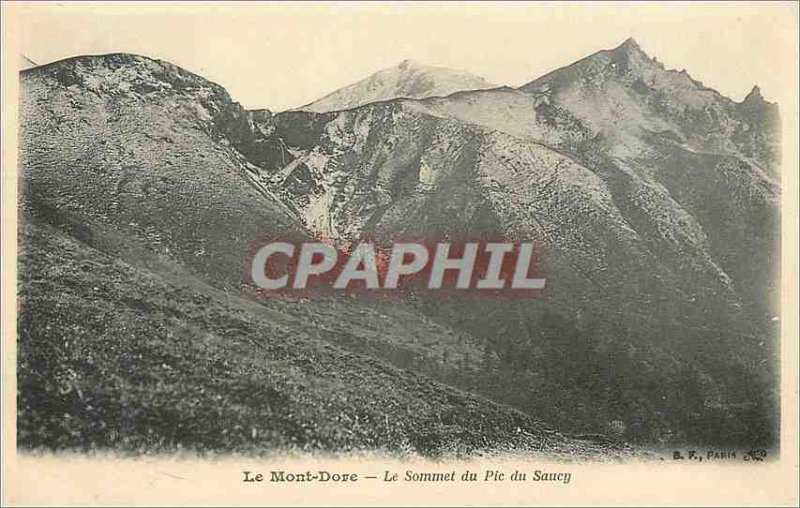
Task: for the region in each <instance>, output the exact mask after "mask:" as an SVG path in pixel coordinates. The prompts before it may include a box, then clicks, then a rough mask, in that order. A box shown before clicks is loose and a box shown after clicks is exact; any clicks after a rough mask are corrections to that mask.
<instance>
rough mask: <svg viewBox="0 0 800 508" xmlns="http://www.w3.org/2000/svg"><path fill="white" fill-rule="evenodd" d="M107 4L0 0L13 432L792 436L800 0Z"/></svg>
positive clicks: (474, 454) (243, 449) (234, 453)
mask: <svg viewBox="0 0 800 508" xmlns="http://www.w3.org/2000/svg"><path fill="white" fill-rule="evenodd" d="M12 3H13V2H12ZM112 4H114V3H113V2H111V3H93V2H87V3H79V2H74V3H69V2H67V3H61V2H59V3H41V4H27V3H16V5H14V6H12V7H14V8H15V9H14V10H15V17H14V19H15V20H16V21H15V25H14V32H15V34H14V36H15V44H14V46H13V52H12V49H11V48H9V47H8V46H7V47H5V48H4V51H3V58H4V60H10V61H12V63H13V66H14V67H15V70H14V71H13V74H14V75H13V76H11V77H9V76H7V75H6V76H4V85H5V84H6V83H8V82H9V81H11V80H13V81H14V85H13V86H14V89H15V90H16V92H17V94H16V96H15V98H14V102H13V104H11V105H10V106H8V108H13V109H15V110H16V111H15V112H14V114H15V115H16V122H17V129H16V132H10V133H9V132H5V133H4V150H3V151H4V152H6V154H5V156H6V159H4V161H7V160H11V161H12V164H13V161H16V171H15V172H14V173H9V171H10V169H9V168H8V167H6V165H5V162H4V168H3V185H4V187H7V186H12V187H13V186H15V187H16V189H15V196H16V199H15V201H14V203H13V204H9V203H7V202H6V201H7V199H6V198H7V196H8V195H10V194H6V192H5V191H4V195H3V204H4V214H3V223H4V224H3V227H4V235H5V231H6V229H5V228H7V227H12V226H13V227H14V231H15V233H14V237H12V238H10V239H9V238H8V237H7V236H4V256H3V257H4V258H6V257H7V256H6V250H5V249H6V248H7V245H6V242H7V241H9V242H13V243H15V245H16V248H15V251H12V252H16V254H15V255H14V254H13V253H12V255H11V258H10V259H4V273H3V276H4V281H3V284H4V291H10V293H6V292H4V300H5V299H6V298H5V295H6V294H10V295H11V297H12V298H14V300H13V302H9V303H10V304H12V305H13V306H14V307H13V309H14V310H13V311H12V312H14V313H15V314H14V315H13V320H14V322H13V323H8V322H4V323H3V325H4V332H3V333H4V339H3V340H4V358H5V359H6V363H5V364H4V365H5V366H6V367H7V366H9V362H10V364H11V368H13V369H14V372H12V373H10V374H9V372H8V369H6V371H5V372H4V375H3V376H4V377H3V379H4V381H3V383H4V386H5V385H6V380H7V379H8V378H9V377H10V378H13V382H14V387H15V388H14V391H13V392H12V396H13V397H15V400H13V401H6V402H8V403H9V404H10V405H11V409H10V410H11V411H12V412H13V414H14V416H13V417H12V418H11V420H12V423H13V424H14V427H13V431H11V432H12V434H11V439H12V440H15V447H14V448H15V452H16V454H18V455H19V456H20V457H32V458H33V457H39V456H46V457H60V456H69V457H83V459H84V460H88V461H91V460H92V457H100V456H103V457H119V458H121V459H126V460H127V459H130V460H133V461H137V460H138V461H141V460H146V459H147V458H148V457H153V458H157V457H183V458H188V459H191V460H199V461H204V460H205V461H208V460H215V459H218V458H224V457H241V458H242V459H241V460H242V464H243V466H242V468H240V469H242V471H243V472H242V474H243V477H242V478H240V477H235V478H233V479H232V480H231V484H233V485H238V484H239V483H241V482H245V483H246V482H248V481H254V482H255V481H259V482H260V481H262V480H260V479H259V480H255V475H256V472H257V470H246V469H247V468H245V467H244V464H250V463H252V462H248V461H258V460H266V461H269V460H270V457H276V456H292V457H304V458H311V459H313V458H314V457H328V458H330V457H336V458H339V459H343V458H347V457H359V456H362V455H365V456H370V457H385V458H387V460H393V461H400V462H402V461H405V460H423V461H433V462H431V463H437V464H444V463H450V462H449V461H478V462H477V463H485V464H489V463H491V461H492V460H494V459H498V460H499V459H503V460H542V461H548V463H551V464H561V465H562V466H563V467H562V468H561V469H558V468H551V469H548V470H546V471H545V470H543V469H541V470H540V469H536V471H535V472H534V471H533V469H531V470H530V471H529V472H528V474H527V477H525V476H523V477H522V479H523V480H526V481H525V482H523V483H526V484H531V485H535V483H533V482H541V483H561V484H569V483H572V484H573V485H564V488H572V489H580V488H586V487H585V486H584V487H581V484H580V480H581V478H580V474H578V473H568V472H567V473H563V472H561V471H569V467H570V466H569V465H570V464H589V465H591V467H595V468H603V467H614V465H621V466H624V465H630V464H645V465H647V467H650V468H652V469H653V470H654V471H655V470H656V469H657V468H659V467H666V466H664V465H665V464H669V465H670V467H672V466H674V465H675V464H677V463H684V464H689V465H690V466H689V467H693V466H691V464H696V466H697V467H699V468H702V467H709V468H712V467H715V466H719V465H723V464H724V465H726V466H730V467H732V466H733V465H736V467H745V466H747V467H752V468H757V467H770V466H769V464H773V465H774V466H775V467H777V464H778V462H780V461H781V460H784V459H787V458H788V459H792V457H794V456H796V454H797V450H796V448H795V447H796V440H797V428H796V427H795V428H793V429H791V428H789V429H787V428H786V424H787V423H786V422H787V421H788V422H790V424H792V422H795V423H796V406H789V407H787V406H786V405H785V403H782V400H785V398H786V397H790V398H794V399H796V396H797V392H796V386H797V385H796V378H797V372H796V370H793V371H787V370H785V369H784V368H782V366H783V365H784V363H783V362H785V361H786V358H785V357H784V355H785V354H786V353H787V352H789V353H791V354H793V355H795V356H796V351H797V350H796V341H797V330H796V328H794V329H789V330H787V329H786V327H787V326H791V327H796V313H797V309H796V302H792V301H789V303H788V304H787V303H786V300H785V298H786V295H787V294H788V293H786V290H785V291H784V292H782V287H784V288H785V287H786V286H782V274H783V276H784V277H786V276H787V274H790V273H791V274H793V276H796V265H797V258H796V257H795V258H792V259H786V258H784V257H783V252H785V251H782V247H781V246H782V240H783V241H784V242H786V241H787V240H790V241H792V242H793V243H794V244H796V243H797V239H796V222H797V215H796V213H797V212H796V204H793V205H792V206H793V208H792V212H791V214H793V215H790V216H789V217H790V218H791V217H793V219H792V223H791V227H792V228H794V229H793V230H791V231H789V232H788V233H787V229H785V228H786V226H785V224H784V228H782V220H784V222H785V221H786V219H787V216H786V213H787V211H786V209H785V205H784V204H783V203H785V202H786V199H791V200H792V201H793V203H794V201H795V199H796V195H795V194H796V191H797V187H796V183H795V182H796V178H797V167H796V165H794V164H795V163H796V158H795V159H791V160H787V159H786V155H785V154H786V153H787V152H790V153H794V152H795V151H796V149H797V139H796V138H789V139H788V140H787V137H786V136H787V134H794V136H796V134H797V131H796V122H797V110H796V109H795V108H796V103H783V102H781V98H783V97H787V96H789V97H791V96H792V94H794V96H795V99H796V95H797V90H796V89H795V90H791V89H786V83H787V82H788V83H790V84H791V83H795V84H796V76H794V78H791V77H787V75H788V74H789V73H790V71H791V69H788V68H786V67H782V64H783V62H785V61H786V60H784V59H783V57H784V55H789V56H790V60H789V61H790V62H791V61H792V60H791V58H792V55H793V59H794V65H796V63H797V62H796V59H797V53H796V49H797V40H796V37H797V32H796V30H797V12H798V10H797V4H795V3H789V2H785V3H781V2H775V3H770V4H768V5H767V6H766V7H765V8H762V7H761V6H758V5H756V3H748V2H738V3H736V2H732V3H725V2H718V3H710V4H704V6H703V5H694V6H693V5H688V4H681V5H667V4H668V2H664V3H660V2H633V3H621V2H620V3H614V2H611V3H605V4H602V3H598V4H594V5H589V4H587V3H579V2H540V3H536V2H531V3H525V2H519V3H517V2H513V3H499V2H474V3H472V2H465V3H459V2H446V3H437V2H432V3H416V2H411V3H405V2H385V3H384V2H354V3H349V2H343V3H336V2H332V3H318V2H309V3H292V2H274V3H247V4H246V5H245V4H237V3H227V2H206V3H197V4H193V3H188V2H187V3H182V2H175V3H165V4H161V5H156V4H155V3H141V4H138V3H137V2H130V3H119V4H116V5H112ZM412 4H414V5H412ZM6 7H8V6H7V5H6V6H4V10H5V8H6ZM721 26H725V27H727V29H726V30H725V31H721V30H720V27H721ZM6 31H7V29H6V27H5V26H4V34H6ZM7 70H8V68H7V67H4V74H7V72H6V71H7ZM795 71H796V67H795ZM793 79H794V81H792V80H793ZM787 80H788V81H787ZM4 100H5V96H4ZM5 104H6V103H5V102H4V116H5V115H6V112H7V108H6V106H5ZM4 125H5V124H4ZM787 129H790V130H787ZM6 137H13V138H14V139H13V142H14V145H12V146H16V148H15V150H14V153H13V154H12V156H9V154H8V153H7V152H8V150H7V149H6V148H8V146H9V145H7V144H6ZM787 143H788V144H789V146H787ZM787 164H791V165H790V166H787ZM9 175H11V176H9ZM787 175H789V176H787ZM787 182H791V183H787ZM787 185H788V187H787ZM9 192H10V191H9ZM787 193H789V194H787ZM787 196H788V198H787ZM7 209H12V212H13V215H9V214H6V212H5V210H7ZM10 217H11V218H10ZM12 218H13V219H12ZM9 220H12V221H13V224H7V223H8V222H9ZM787 234H789V235H791V236H789V237H787V236H786V235H787ZM795 249H796V247H795ZM794 252H795V253H796V250H795V251H794ZM6 261H8V262H9V264H13V265H14V266H13V268H14V270H15V272H14V273H15V277H14V280H8V278H7V277H6V268H5V267H6V266H8V265H7V264H6V263H5V262H6ZM787 264H790V265H792V267H793V268H791V270H793V271H791V272H787V271H785V270H786V269H785V268H784V270H783V271H782V266H783V267H786V265H787ZM794 284H795V285H796V281H795V283H794ZM6 286H9V287H8V288H7V287H6ZM793 291H796V288H795V289H794V290H793ZM793 294H796V293H793ZM782 298H783V300H782ZM5 303H6V302H4V305H5ZM5 316H6V314H4V321H6V319H5ZM787 320H788V321H787ZM787 323H791V325H789V324H787ZM6 326H9V327H10V328H6ZM6 330H11V332H10V333H12V334H13V335H12V336H9V337H6ZM14 330H16V333H15V334H14ZM782 333H783V334H784V335H783V336H784V337H786V336H789V335H787V334H790V337H792V338H790V339H789V340H791V341H792V345H791V346H790V347H791V349H789V350H786V349H785V348H786V346H785V342H783V343H782V340H781V337H782ZM14 338H15V340H14ZM7 339H8V340H10V341H11V342H10V344H12V345H13V344H15V349H13V353H10V352H9V343H8V342H7ZM782 344H784V346H783V347H782ZM9 354H13V356H12V357H11V359H10V360H9V359H8V358H6V357H7V355H9ZM793 361H795V362H796V358H794V360H793ZM795 365H796V364H795ZM794 369H796V367H794ZM787 373H788V376H787ZM787 382H793V383H795V384H794V385H792V386H794V389H793V390H794V391H789V392H787V391H786V388H785V383H787ZM782 383H783V385H782ZM782 386H784V388H782ZM6 393H8V392H6ZM782 398H783V399H782ZM8 421H9V420H8V418H5V417H4V436H6V437H7V435H6V433H7V432H10V431H9V429H8V427H7V426H6V425H7V424H8ZM782 422H783V423H782ZM787 432H789V433H791V434H792V435H793V436H794V437H793V438H792V440H791V441H786V440H785V438H782V436H786V435H787ZM188 459H187V460H188ZM470 463H476V462H470ZM709 463H713V464H709ZM759 464H763V466H760V465H759ZM488 467H489V466H487V469H488ZM4 468H5V466H4ZM386 469H389V468H388V467H387V468H386ZM453 469H454V471H455V472H454V473H453V477H452V478H450V477H448V476H447V475H448V474H449V473H442V475H441V476H437V475H438V474H439V473H436V474H434V475H432V474H430V473H425V472H414V471H404V470H398V473H399V477H398V478H399V480H398V481H399V482H400V483H403V482H405V485H406V488H415V489H416V488H420V489H422V488H426V485H427V484H426V482H438V481H445V482H447V481H450V480H452V481H455V482H456V483H458V482H459V481H461V480H469V474H468V472H467V473H465V474H464V475H462V473H463V472H464V471H463V468H462V469H458V468H457V467H456V466H453ZM245 470H246V471H245ZM254 471H255V472H254ZM498 471H499V470H498ZM696 471H698V473H695V474H702V473H699V471H701V470H700V469H696ZM261 473H263V477H264V480H263V481H264V485H265V487H264V489H269V488H270V482H272V483H273V484H274V483H275V482H283V483H287V482H293V481H296V480H297V474H295V472H294V471H292V472H290V471H288V470H286V471H285V472H284V471H280V472H277V473H276V472H275V471H270V470H269V469H264V470H263V471H261ZM312 473H313V474H312ZM338 473H339V472H337V473H336V474H335V475H334V476H335V477H332V476H331V474H334V473H333V472H330V473H329V472H325V471H316V470H312V471H311V472H309V473H307V476H305V477H303V478H301V479H302V480H303V481H327V480H328V479H330V478H333V480H339V479H340V477H339V475H338ZM358 473H359V475H358V481H360V482H369V481H375V482H378V481H381V480H386V481H388V479H389V477H390V474H389V473H390V472H389V471H388V470H387V471H386V473H385V474H384V471H383V470H380V471H379V470H375V471H372V470H365V471H360V472H358ZM373 473H374V478H373V477H372V476H370V475H372V474H373ZM304 474H305V473H304ZM348 474H349V473H348ZM325 475H328V476H325ZM353 475H355V473H353ZM364 475H367V476H366V478H367V479H365V476H364ZM517 475H518V476H519V471H517ZM384 476H386V478H384ZM180 478H182V477H180ZM342 479H343V480H348V479H349V480H351V481H356V478H355V476H353V477H352V478H349V477H346V476H342ZM507 479H508V478H505V477H504V473H500V472H497V473H491V474H490V473H489V472H486V473H485V477H484V473H483V472H481V473H480V474H479V475H478V482H481V481H485V482H489V481H505V480H507ZM510 479H511V480H514V478H510ZM519 479H520V478H517V480H519ZM333 480H332V481H333ZM532 480H533V481H532ZM175 481H177V480H175ZM237 482H238V483H237ZM512 483H513V482H512ZM184 485H186V484H184ZM584 485H585V483H584ZM785 486H786V487H787V488H788V487H789V486H788V485H785ZM495 488H496V487H495ZM503 488H512V487H503ZM796 488H797V487H796V486H795V487H794V489H795V491H794V492H795V494H796ZM264 492H265V495H267V494H268V492H269V491H268V490H264ZM423 495H424V494H423ZM19 499H22V498H19ZM52 499H56V497H53V498H52ZM763 499H764V500H768V499H770V498H766V497H765V498H763ZM787 499H788V498H787ZM794 499H795V502H796V498H794ZM61 501H62V502H69V500H68V499H62V500H61ZM117 502H122V501H121V500H120V499H117ZM125 502H129V503H132V504H137V501H136V499H127V500H125ZM264 502H267V501H266V500H265V501H264ZM270 502H273V501H270ZM321 502H324V501H321ZM385 502H386V503H390V504H393V503H392V502H391V500H386V501H385ZM528 502H529V503H530V502H533V501H531V500H528ZM775 502H787V501H783V500H779V501H775Z"/></svg>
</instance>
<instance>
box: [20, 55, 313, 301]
mask: <svg viewBox="0 0 800 508" xmlns="http://www.w3.org/2000/svg"><path fill="white" fill-rule="evenodd" d="M21 85H22V94H21V117H20V123H21V127H22V128H21V140H20V166H21V199H22V201H23V206H28V204H31V203H33V205H31V206H39V204H42V205H43V206H46V207H47V208H48V209H52V210H57V211H59V212H68V213H72V214H77V215H79V216H81V217H84V218H85V219H86V221H96V222H98V223H103V224H113V225H114V226H115V227H119V229H120V231H122V232H124V233H125V234H128V235H130V236H132V237H134V238H137V239H138V240H140V241H142V242H144V243H145V244H146V245H148V246H150V247H151V248H152V249H154V250H157V251H159V252H162V253H163V254H165V255H167V256H168V257H172V258H174V259H177V260H179V261H180V262H181V263H183V264H185V265H186V266H190V267H193V268H194V269H196V270H197V271H198V273H199V274H201V275H202V276H204V277H207V278H209V279H212V280H217V281H219V282H224V283H226V284H229V285H232V286H237V287H238V285H239V283H240V282H241V280H242V276H243V274H244V255H243V253H244V252H245V251H246V246H247V245H248V243H249V242H252V241H254V240H256V239H258V238H259V237H260V235H263V234H267V233H269V232H270V231H272V232H277V231H280V232H281V234H285V235H292V234H296V235H303V234H305V233H304V228H303V226H302V224H300V223H299V221H298V220H297V218H296V217H295V216H294V215H293V214H292V212H291V211H290V209H288V208H287V207H286V206H285V205H283V204H282V203H281V202H280V201H279V200H278V199H277V198H276V197H275V196H274V195H273V194H272V193H271V192H270V191H269V190H268V189H267V188H266V187H264V186H263V185H262V184H261V183H260V182H259V179H258V169H257V167H256V166H254V165H253V164H251V163H250V162H248V161H247V159H246V158H245V157H244V156H243V155H242V154H241V152H240V151H239V150H237V149H236V146H240V147H247V146H249V145H250V144H251V139H252V137H253V134H252V130H251V127H250V122H249V116H248V114H247V113H246V112H245V111H244V110H243V109H242V108H241V107H240V106H239V105H238V104H236V103H234V102H233V101H232V100H231V99H230V97H229V96H228V94H227V92H225V90H224V89H222V88H221V87H220V86H218V85H216V84H213V83H211V82H209V81H207V80H205V79H203V78H201V77H199V76H196V75H193V74H191V73H189V72H187V71H185V70H183V69H180V68H178V67H176V66H173V65H172V64H168V63H166V62H160V61H156V60H151V59H148V58H144V57H139V56H134V55H124V54H119V55H106V56H97V57H81V58H75V59H71V60H65V61H61V62H56V63H53V64H49V65H45V66H41V67H37V68H35V69H31V70H29V71H26V72H24V73H23V74H22V79H21ZM231 224H236V225H237V227H235V228H231V227H230V225H231Z"/></svg>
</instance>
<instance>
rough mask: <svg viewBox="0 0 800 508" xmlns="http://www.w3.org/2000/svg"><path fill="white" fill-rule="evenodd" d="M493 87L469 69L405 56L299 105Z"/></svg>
mask: <svg viewBox="0 0 800 508" xmlns="http://www.w3.org/2000/svg"><path fill="white" fill-rule="evenodd" d="M494 87H495V85H493V84H491V83H489V82H487V81H486V80H484V79H483V78H481V77H480V76H476V75H474V74H470V73H469V72H465V71H460V70H454V69H448V68H445V67H435V66H430V65H423V64H421V63H420V62H417V61H415V60H410V59H406V60H403V61H402V62H400V63H399V64H397V65H395V66H393V67H389V68H386V69H382V70H380V71H378V72H376V73H374V74H372V75H370V76H368V77H366V78H364V79H362V80H361V81H358V82H356V83H353V84H352V85H349V86H346V87H344V88H341V89H339V90H336V91H335V92H332V93H330V94H328V95H326V96H325V97H323V98H321V99H319V100H317V101H315V102H312V103H311V104H307V105H305V106H303V107H301V108H299V109H301V110H304V111H312V112H315V113H325V112H329V111H341V110H344V109H350V108H354V107H358V106H363V105H364V104H369V103H371V102H379V101H386V100H391V99H397V98H411V99H425V98H428V97H444V96H446V95H450V94H453V93H456V92H463V91H466V90H483V89H487V88H494Z"/></svg>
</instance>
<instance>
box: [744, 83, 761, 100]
mask: <svg viewBox="0 0 800 508" xmlns="http://www.w3.org/2000/svg"><path fill="white" fill-rule="evenodd" d="M742 102H743V103H747V104H757V103H763V102H766V101H765V100H764V96H763V95H761V88H760V87H759V86H758V85H755V86H753V89H752V90H750V93H748V94H747V97H745V98H744V101H742Z"/></svg>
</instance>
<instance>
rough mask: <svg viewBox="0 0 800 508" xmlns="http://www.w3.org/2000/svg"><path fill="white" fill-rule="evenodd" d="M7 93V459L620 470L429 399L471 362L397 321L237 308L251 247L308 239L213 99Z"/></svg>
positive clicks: (477, 404) (83, 69)
mask: <svg viewBox="0 0 800 508" xmlns="http://www.w3.org/2000/svg"><path fill="white" fill-rule="evenodd" d="M21 79H22V83H21V84H22V87H21V89H22V97H21V119H22V122H21V124H22V132H21V153H20V166H21V180H20V212H21V218H22V219H21V223H20V253H21V254H20V267H19V268H20V279H19V289H20V294H19V302H20V312H19V322H18V326H19V341H18V350H19V364H18V381H19V393H18V428H19V434H18V442H19V444H20V446H22V447H24V448H40V447H44V448H49V449H67V448H77V449H83V450H94V449H105V448H114V449H118V450H125V451H131V452H136V453H142V452H152V451H174V450H178V449H188V450H194V451H199V452H206V451H210V452H224V451H238V452H246V453H268V452H270V451H274V450H278V449H281V450H286V449H298V450H306V451H308V450H326V451H333V450H336V451H344V450H355V449H377V450H384V451H391V452H399V453H422V454H435V455H442V454H457V455H460V454H472V453H489V452H498V451H513V450H519V451H526V452H536V453H547V454H557V455H558V454H563V455H564V456H568V457H576V456H593V457H600V456H601V455H603V456H609V455H619V454H621V453H622V451H621V450H622V449H621V448H620V447H618V446H614V447H611V448H609V447H608V446H606V445H599V444H595V443H592V442H587V441H579V440H575V439H572V438H569V437H566V436H564V435H562V434H559V433H557V432H555V431H554V430H552V429H551V428H549V427H548V426H546V425H545V424H543V423H541V422H540V421H539V420H538V419H536V418H534V417H532V416H530V415H528V414H525V413H522V412H520V411H519V410H515V409H512V408H510V407H508V406H506V405H502V404H497V403H496V402H493V401H491V400H489V399H486V398H483V397H480V396H475V395H472V394H469V393H467V392H465V391H462V390H459V389H456V388H452V387H450V386H447V385H444V384H441V383H440V382H437V381H435V380H434V379H433V378H437V379H443V380H448V379H455V378H457V377H458V376H461V377H462V378H466V377H468V373H469V372H471V371H472V370H473V369H474V368H475V365H476V364H477V363H478V362H479V361H480V357H481V354H482V353H481V349H480V347H479V343H477V342H476V341H474V340H473V339H472V338H471V337H469V336H468V335H467V334H462V333H457V332H455V331H453V330H452V329H450V328H448V327H446V326H443V325H441V324H437V323H434V322H433V321H432V320H430V319H428V318H426V317H425V316H424V315H422V314H421V313H419V312H417V311H416V310H415V309H413V308H411V307H407V306H404V305H402V304H399V305H398V304H394V302H393V304H392V305H382V304H381V302H375V303H374V304H372V305H359V304H358V302H353V301H351V300H350V299H345V298H336V297H326V298H321V299H319V300H313V301H297V300H281V299H268V300H260V299H257V298H254V297H253V296H252V292H250V291H248V290H247V288H245V289H244V290H242V288H241V284H242V281H243V279H244V277H243V276H244V273H245V265H244V259H245V253H246V251H247V248H248V243H249V242H251V241H253V240H256V239H258V238H262V237H263V236H261V235H266V236H269V235H274V234H280V235H282V237H283V238H286V237H292V236H295V237H297V238H310V232H309V231H308V230H306V229H305V227H304V225H303V224H301V222H300V221H299V219H298V218H297V217H296V216H295V215H294V211H293V209H292V208H291V207H289V206H286V205H284V204H283V203H282V202H281V201H280V199H278V198H276V196H275V195H274V194H273V193H272V192H271V191H270V189H269V188H267V187H266V186H265V185H264V182H262V180H261V179H260V177H259V171H260V169H259V168H258V167H257V166H254V165H253V164H252V163H251V162H249V160H248V158H247V157H246V156H245V154H250V156H251V158H252V159H253V160H258V157H259V156H262V157H264V156H266V155H265V154H267V155H268V154H270V153H273V152H271V151H270V150H272V149H273V148H275V146H277V147H278V148H280V145H275V146H273V145H271V144H270V143H269V140H268V139H266V138H265V137H264V135H263V133H261V131H260V130H259V129H257V128H255V127H254V126H253V124H252V122H253V120H252V118H251V115H250V114H248V113H246V112H244V111H243V110H242V109H241V108H240V107H239V106H238V105H237V104H236V103H234V102H233V101H232V100H231V99H230V97H229V96H228V95H227V93H226V92H225V91H224V90H223V89H221V88H220V87H218V86H217V85H215V84H213V83H210V82H208V81H207V80H205V79H203V78H201V77H199V76H196V75H193V74H191V73H188V72H186V71H184V70H182V69H180V68H178V67H175V66H173V65H171V64H168V63H166V62H161V61H156V60H151V59H148V58H144V57H139V56H134V55H121V54H120V55H106V56H96V57H80V58H75V59H70V60H66V61H62V62H57V63H54V64H50V65H47V66H43V67H39V68H36V69H32V70H30V71H26V72H24V73H23V74H22V77H21ZM255 116H256V117H258V115H255ZM381 357H382V358H386V359H387V360H388V361H387V360H382V359H379V358H381ZM392 363H394V364H395V365H399V366H401V367H412V366H413V371H409V370H403V369H401V368H398V367H395V366H393V365H392ZM414 371H416V372H414ZM425 374H429V375H430V376H431V377H428V376H426V375H425Z"/></svg>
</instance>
